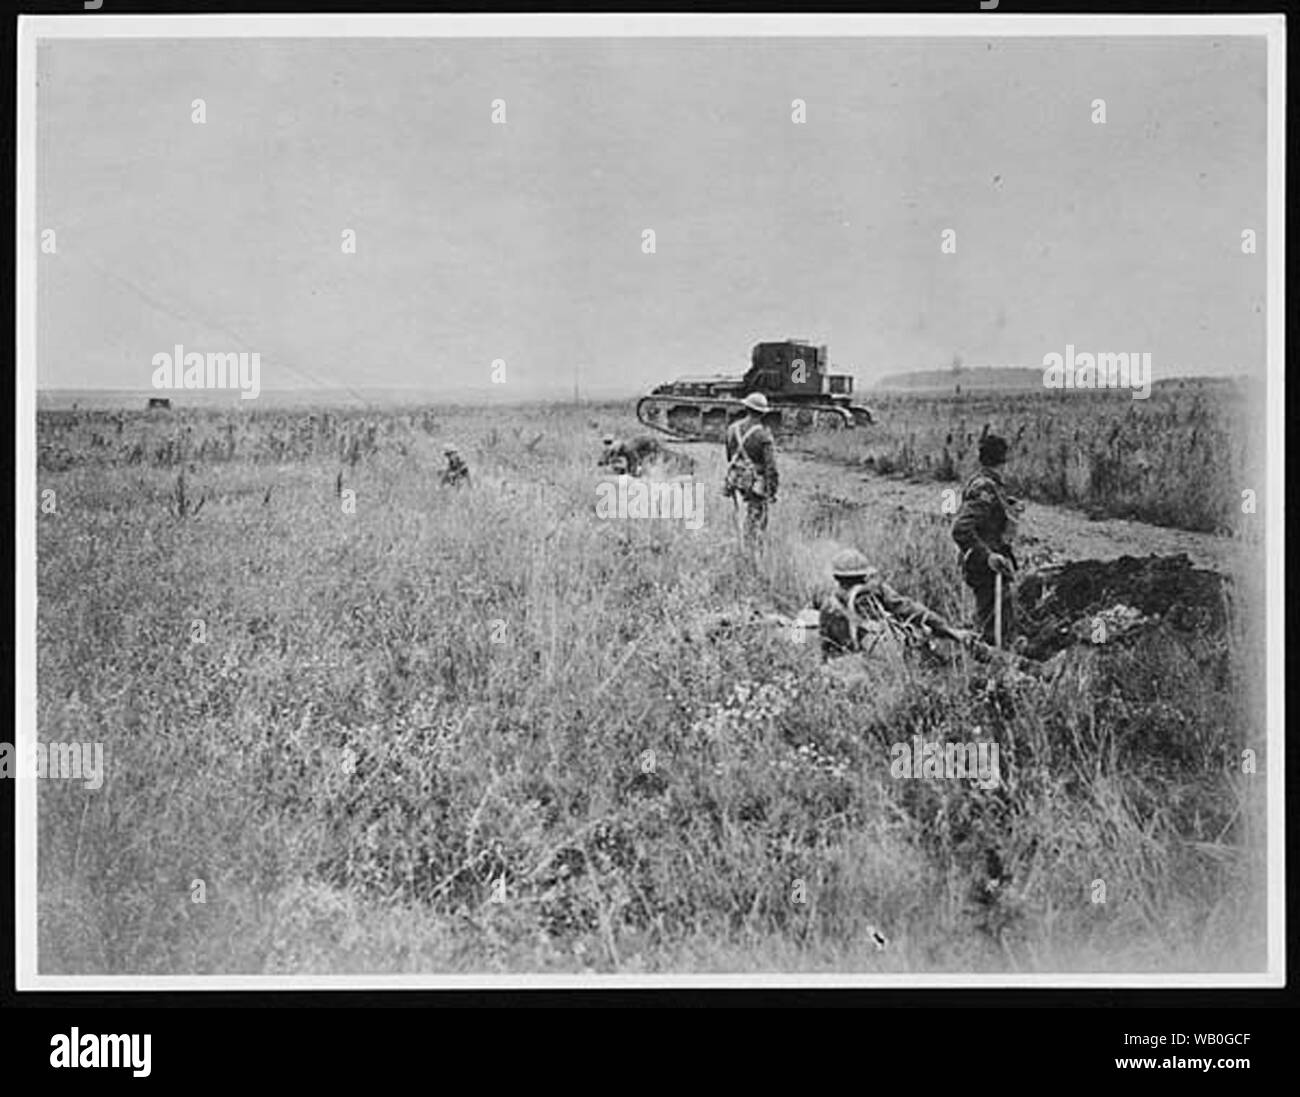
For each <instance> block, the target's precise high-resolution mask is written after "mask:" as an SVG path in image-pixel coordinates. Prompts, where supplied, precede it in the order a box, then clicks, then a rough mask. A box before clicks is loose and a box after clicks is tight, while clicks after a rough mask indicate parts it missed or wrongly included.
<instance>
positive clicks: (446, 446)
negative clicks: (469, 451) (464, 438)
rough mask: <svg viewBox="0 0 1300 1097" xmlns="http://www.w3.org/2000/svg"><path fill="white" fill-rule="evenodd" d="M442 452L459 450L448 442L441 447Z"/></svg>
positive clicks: (457, 451)
mask: <svg viewBox="0 0 1300 1097" xmlns="http://www.w3.org/2000/svg"><path fill="white" fill-rule="evenodd" d="M442 452H443V453H459V452H460V450H458V449H457V448H456V447H455V446H454V445H452V444H451V443H450V442H448V443H447V444H446V445H445V446H443V447H442Z"/></svg>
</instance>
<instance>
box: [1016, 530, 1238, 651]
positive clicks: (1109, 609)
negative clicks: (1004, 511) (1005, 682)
mask: <svg viewBox="0 0 1300 1097" xmlns="http://www.w3.org/2000/svg"><path fill="white" fill-rule="evenodd" d="M1224 583H1225V579H1224V577H1223V576H1222V575H1220V574H1219V573H1218V572H1216V571H1210V570H1208V569H1205V568H1197V567H1194V566H1193V565H1192V562H1191V561H1190V560H1189V559H1188V558H1187V556H1186V554H1184V553H1180V554H1178V555H1176V556H1146V557H1137V556H1121V557H1120V558H1119V559H1117V560H1076V561H1072V562H1070V563H1066V564H1058V565H1053V566H1051V567H1048V568H1044V569H1042V570H1040V571H1037V572H1033V573H1031V574H1028V575H1026V576H1025V577H1024V578H1023V579H1022V580H1021V581H1020V582H1019V583H1018V584H1017V586H1016V595H1015V597H1016V611H1017V614H1018V617H1019V627H1020V631H1021V632H1022V633H1023V634H1024V636H1025V638H1026V640H1027V643H1028V647H1027V648H1026V650H1025V654H1026V655H1028V656H1029V657H1030V658H1034V659H1046V658H1048V657H1049V656H1051V655H1053V654H1055V653H1056V652H1058V651H1061V650H1063V649H1064V648H1067V647H1070V646H1072V645H1073V644H1078V643H1090V642H1096V637H1097V636H1098V635H1099V634H1100V635H1104V637H1105V639H1106V641H1107V642H1109V641H1111V640H1115V639H1119V638H1122V637H1131V636H1133V635H1136V634H1140V633H1141V632H1143V631H1145V630H1146V629H1148V628H1150V627H1153V626H1155V625H1157V624H1161V623H1163V624H1164V625H1165V626H1167V627H1169V628H1171V629H1174V630H1176V631H1178V632H1183V633H1196V634H1211V635H1213V634H1218V633H1221V632H1222V631H1223V629H1224V625H1225V605H1224V599H1223V587H1224ZM1101 630H1104V632H1102V631H1101Z"/></svg>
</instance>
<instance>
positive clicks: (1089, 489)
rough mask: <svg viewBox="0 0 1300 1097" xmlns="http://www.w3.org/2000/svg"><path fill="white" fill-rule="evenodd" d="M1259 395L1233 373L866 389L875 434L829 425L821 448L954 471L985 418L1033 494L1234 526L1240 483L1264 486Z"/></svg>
mask: <svg viewBox="0 0 1300 1097" xmlns="http://www.w3.org/2000/svg"><path fill="white" fill-rule="evenodd" d="M1251 399H1252V394H1251V393H1249V392H1248V391H1246V390H1245V389H1244V388H1242V387H1240V386H1238V385H1234V384H1231V383H1229V382H1223V381H1209V380H1201V381H1198V380H1186V381H1174V382H1165V383H1162V384H1159V385H1157V386H1155V387H1154V388H1153V390H1152V392H1151V395H1150V396H1149V397H1148V398H1147V399H1145V400H1135V399H1133V398H1132V394H1131V393H1128V392H1120V391H1104V390H1103V391H1099V392H1092V391H1085V392H1080V391H1064V390H1062V391H1059V392H1045V391H1041V390H1040V391H1037V392H1016V393H992V392H974V393H967V394H965V395H961V394H952V393H949V394H943V395H940V394H920V393H907V394H904V393H880V394H868V395H867V396H866V400H867V402H868V403H869V404H870V405H871V406H872V407H873V408H874V409H875V410H876V411H878V412H879V413H880V416H879V419H880V421H879V423H878V425H877V426H875V427H873V428H872V429H871V431H870V432H869V434H870V439H869V441H867V442H866V444H865V445H864V444H863V441H862V439H861V438H859V437H857V436H855V434H854V433H853V432H845V433H844V434H843V435H839V436H836V435H822V436H820V437H819V438H818V439H815V440H814V441H812V442H811V443H810V444H809V448H810V449H811V451H812V452H814V453H817V454H820V455H823V456H826V457H829V458H832V459H835V460H840V461H848V462H852V463H855V464H863V465H866V466H868V467H870V468H872V469H874V470H875V471H877V472H880V473H883V474H894V473H899V474H904V475H907V476H914V477H923V478H929V479H935V480H940V481H948V480H955V479H957V478H958V476H959V475H961V474H962V470H967V469H969V468H970V466H971V463H972V462H973V461H974V460H975V459H976V456H975V455H976V447H977V443H978V440H979V437H980V433H981V431H982V430H983V429H984V427H985V425H988V426H989V428H990V429H991V430H992V431H993V432H994V433H999V434H1002V435H1004V436H1005V437H1007V439H1008V440H1010V441H1012V442H1013V448H1012V462H1011V465H1010V467H1009V479H1010V481H1011V482H1012V483H1013V485H1014V487H1015V490H1016V491H1017V492H1019V493H1020V494H1021V495H1023V496H1025V497H1026V498H1029V499H1034V500H1036V501H1037V502H1042V503H1054V504H1060V505H1063V506H1068V507H1073V508H1075V509H1078V510H1082V511H1085V512H1087V513H1089V514H1092V515H1096V516H1099V517H1108V518H1135V519H1139V520H1141V521H1144V522H1151V523H1154V524H1157V525H1162V526H1176V527H1178V528H1181V529H1189V530H1198V531H1203V532H1208V533H1222V534H1233V533H1236V532H1237V531H1238V528H1239V519H1240V518H1241V501H1242V497H1241V492H1242V489H1243V488H1253V489H1254V490H1255V492H1256V493H1257V495H1263V494H1265V493H1264V491H1263V450H1262V448H1261V443H1262V441H1263V439H1262V438H1261V437H1260V436H1259V432H1258V431H1256V430H1252V429H1250V427H1249V425H1248V424H1249V423H1250V422H1251V421H1252V420H1251V418H1250V415H1249V413H1250V411H1251V409H1252V406H1253V405H1251V404H1250V401H1251Z"/></svg>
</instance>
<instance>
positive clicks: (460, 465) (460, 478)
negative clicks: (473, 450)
mask: <svg viewBox="0 0 1300 1097" xmlns="http://www.w3.org/2000/svg"><path fill="white" fill-rule="evenodd" d="M442 452H443V455H444V456H445V457H446V458H447V467H446V468H445V469H443V470H442V482H443V484H445V485H446V486H448V487H453V488H459V487H468V486H469V465H467V464H465V459H464V458H463V457H462V456H461V455H460V450H458V449H457V448H456V447H455V446H453V445H451V444H450V443H449V444H448V445H445V446H443V447H442Z"/></svg>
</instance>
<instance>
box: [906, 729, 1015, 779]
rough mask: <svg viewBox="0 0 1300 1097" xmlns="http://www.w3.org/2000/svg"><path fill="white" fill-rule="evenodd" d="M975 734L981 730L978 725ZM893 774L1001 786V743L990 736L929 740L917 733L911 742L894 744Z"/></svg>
mask: <svg viewBox="0 0 1300 1097" xmlns="http://www.w3.org/2000/svg"><path fill="white" fill-rule="evenodd" d="M975 734H976V736H978V735H979V734H980V732H979V729H978V728H977V729H976V731H975ZM889 775H890V776H891V777H893V778H895V779H908V778H921V777H929V778H934V779H947V780H950V781H951V780H965V779H970V780H974V781H976V782H977V783H978V784H979V787H980V788H983V789H993V788H997V787H998V785H1000V784H1001V783H1002V769H1001V766H1000V765H999V762H998V745H997V743H994V742H992V741H990V740H988V739H978V740H977V741H976V742H973V743H970V742H968V743H946V742H943V741H942V740H937V741H934V742H926V741H925V740H923V739H922V738H921V736H919V735H914V736H913V737H912V740H911V742H907V743H895V744H894V745H893V746H892V747H890V763H889Z"/></svg>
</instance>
